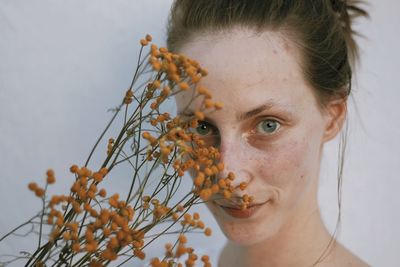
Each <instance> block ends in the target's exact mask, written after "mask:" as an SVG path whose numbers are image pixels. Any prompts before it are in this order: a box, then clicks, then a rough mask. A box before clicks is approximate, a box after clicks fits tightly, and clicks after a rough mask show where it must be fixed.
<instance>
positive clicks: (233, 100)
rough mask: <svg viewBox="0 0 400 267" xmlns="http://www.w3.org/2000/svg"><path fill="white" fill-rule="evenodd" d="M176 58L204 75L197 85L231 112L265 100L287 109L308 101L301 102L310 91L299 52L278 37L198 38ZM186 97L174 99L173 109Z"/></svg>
mask: <svg viewBox="0 0 400 267" xmlns="http://www.w3.org/2000/svg"><path fill="white" fill-rule="evenodd" d="M181 52H182V53H183V54H185V55H187V56H189V57H191V58H194V59H196V60H198V61H199V62H200V64H201V65H202V66H204V67H205V68H206V69H207V70H208V73H209V74H208V76H206V77H205V78H204V79H203V80H202V81H201V83H202V85H204V86H206V87H207V88H208V89H209V90H211V92H212V94H213V99H214V100H216V101H221V102H224V104H228V105H230V104H232V105H234V106H235V107H236V109H240V108H241V107H243V108H245V109H248V107H247V106H255V105H261V104H263V102H264V101H266V100H268V101H269V102H274V100H275V101H276V102H277V103H280V104H282V105H286V106H293V105H301V104H302V102H304V101H310V100H312V99H307V97H304V94H310V92H311V91H310V88H309V87H308V85H307V84H306V82H305V80H304V78H303V77H304V76H303V73H302V69H301V67H300V64H299V62H300V53H299V49H298V48H297V47H296V46H295V45H294V44H293V42H291V41H290V40H289V39H288V38H285V35H283V34H281V33H278V32H268V31H266V32H262V33H256V32H254V31H253V30H249V29H245V28H233V29H231V30H229V31H224V32H218V33H211V32H210V33H203V34H201V35H199V36H197V37H196V38H195V39H193V40H192V41H190V42H188V43H187V44H186V45H185V46H183V47H182V49H181ZM190 97H191V94H189V93H186V95H185V94H182V95H180V96H178V97H177V104H178V109H179V106H180V105H181V104H182V103H184V102H186V101H189V100H190V99H189V98H190ZM271 100H272V101H271ZM227 102H228V103H227Z"/></svg>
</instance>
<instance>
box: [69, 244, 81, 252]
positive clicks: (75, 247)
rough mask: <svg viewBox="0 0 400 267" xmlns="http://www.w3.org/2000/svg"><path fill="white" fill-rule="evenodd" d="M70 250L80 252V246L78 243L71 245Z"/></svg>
mask: <svg viewBox="0 0 400 267" xmlns="http://www.w3.org/2000/svg"><path fill="white" fill-rule="evenodd" d="M71 249H72V251H74V252H79V251H80V250H81V246H80V245H79V243H73V244H72V247H71Z"/></svg>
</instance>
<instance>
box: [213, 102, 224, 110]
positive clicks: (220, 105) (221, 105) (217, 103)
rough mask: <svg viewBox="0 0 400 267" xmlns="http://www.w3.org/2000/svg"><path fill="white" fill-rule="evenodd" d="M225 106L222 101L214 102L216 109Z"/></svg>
mask: <svg viewBox="0 0 400 267" xmlns="http://www.w3.org/2000/svg"><path fill="white" fill-rule="evenodd" d="M223 107H224V104H223V103H221V102H215V103H214V108H215V109H222V108H223Z"/></svg>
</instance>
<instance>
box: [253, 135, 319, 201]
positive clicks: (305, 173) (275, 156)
mask: <svg viewBox="0 0 400 267" xmlns="http://www.w3.org/2000/svg"><path fill="white" fill-rule="evenodd" d="M308 140H310V139H309V138H301V139H296V140H291V141H288V142H286V143H280V144H275V145H269V146H268V149H267V150H263V151H261V150H259V151H258V153H257V154H255V155H254V157H253V158H252V160H251V161H250V162H253V164H252V170H253V173H254V175H255V176H256V177H257V178H258V179H259V181H257V183H262V185H261V184H260V187H262V188H269V189H271V190H274V191H276V192H277V194H279V203H280V205H282V206H285V207H286V208H289V207H293V206H294V205H296V203H298V202H299V199H300V198H302V197H303V196H304V195H306V194H307V192H309V189H310V186H311V184H312V182H313V180H314V178H315V170H317V169H318V165H317V163H318V159H317V157H315V155H316V154H317V153H316V151H315V148H316V146H314V145H313V144H311V143H310V142H309V141H308Z"/></svg>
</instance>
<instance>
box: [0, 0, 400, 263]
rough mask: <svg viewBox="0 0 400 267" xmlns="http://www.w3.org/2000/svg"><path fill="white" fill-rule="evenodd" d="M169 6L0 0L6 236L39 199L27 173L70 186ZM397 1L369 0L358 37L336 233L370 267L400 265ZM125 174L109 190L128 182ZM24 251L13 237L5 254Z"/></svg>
mask: <svg viewBox="0 0 400 267" xmlns="http://www.w3.org/2000/svg"><path fill="white" fill-rule="evenodd" d="M170 4H171V0H146V1H139V0H130V1H128V0H114V1H107V0H96V1H94V0H87V1H78V0H69V1H61V0H36V1H27V0H25V1H23V0H0V170H1V172H0V203H2V205H1V212H0V236H2V235H3V234H5V233H6V232H8V231H9V230H10V229H11V227H12V226H14V225H16V224H17V223H20V222H22V221H24V220H25V219H26V218H28V216H30V215H31V214H33V212H34V211H36V210H37V208H38V207H39V205H40V202H39V201H38V200H37V199H36V198H35V197H34V196H33V195H32V194H31V193H30V192H28V191H27V189H26V184H27V183H28V182H30V181H32V180H35V181H43V179H44V172H45V170H46V169H47V168H49V167H52V168H53V169H54V170H55V171H56V174H58V175H57V176H58V177H59V183H58V184H57V185H55V188H56V190H61V188H62V186H63V185H64V186H65V185H67V184H69V183H70V180H69V179H71V178H69V175H68V173H67V168H68V167H69V166H70V165H71V164H72V163H80V164H82V163H83V161H84V159H85V158H86V156H87V155H88V152H89V149H90V148H91V147H92V145H93V144H94V141H95V138H96V137H97V136H98V134H99V133H100V131H101V130H102V129H103V127H104V125H105V123H106V121H107V120H108V118H110V116H111V113H110V112H107V109H108V108H110V107H114V106H115V105H116V104H117V103H119V99H120V97H121V95H122V94H123V92H124V90H125V88H126V87H127V86H128V84H129V82H130V79H131V76H132V71H133V68H134V66H135V59H136V56H137V52H138V48H139V46H138V40H139V39H140V38H142V37H143V36H144V35H145V34H146V33H151V34H152V35H153V37H154V39H155V43H158V44H164V40H165V22H166V18H167V14H168V11H169V7H170ZM399 8H400V3H399V2H398V1H395V0H380V1H378V0H374V1H371V2H370V7H369V11H370V13H371V20H369V21H367V20H364V21H361V22H360V23H359V24H358V26H357V29H359V31H361V33H362V34H364V35H365V37H366V38H365V39H359V43H360V45H361V56H362V62H361V68H360V70H359V72H358V75H357V81H356V84H355V86H354V99H355V102H356V107H357V110H356V109H355V106H354V105H352V106H351V107H350V108H351V110H350V113H351V116H350V117H351V118H350V136H349V150H348V153H347V154H346V160H347V161H346V166H345V176H344V184H343V214H342V225H341V232H340V236H339V239H340V240H341V241H342V242H343V243H344V244H345V245H346V246H347V247H348V248H350V249H351V250H352V251H353V252H354V253H356V254H358V255H359V256H360V257H362V258H363V259H365V260H366V261H367V262H368V263H370V264H371V265H372V266H400V258H399V256H398V253H399V251H400V243H399V242H400V198H399V197H398V195H399V194H398V192H399V187H400V175H399V169H398V167H399V165H400V154H399V151H400V142H398V141H397V140H398V137H399V136H400V105H399V104H398V102H399V101H400V90H399V89H400V88H399V86H398V77H399V75H398V66H399V62H400V52H399V47H400V40H399V38H400V37H399V36H400V27H399V25H400V17H399V16H398V10H399ZM336 153H337V143H335V142H332V143H330V144H329V145H328V146H327V148H326V154H325V158H324V162H323V169H322V172H321V190H320V202H321V208H322V212H323V216H324V219H325V221H326V223H327V224H328V225H329V227H330V229H333V227H334V224H335V219H336V195H335V192H336V183H335V182H336V181H335V177H336V166H337V161H336ZM63 177H64V178H63ZM122 179H123V177H119V180H118V179H117V180H115V183H113V185H112V186H113V188H112V189H111V191H118V188H121V186H123V180H122ZM199 209H200V210H201V214H202V216H203V217H207V219H206V222H207V223H208V224H209V225H210V226H211V227H212V228H213V229H214V235H213V236H212V237H210V238H206V237H197V236H193V237H192V238H191V240H192V241H191V242H192V245H193V246H194V247H197V248H199V249H200V250H201V249H203V250H204V251H207V252H208V253H211V255H212V256H214V257H216V255H217V253H218V250H219V249H220V248H221V247H222V245H223V243H224V242H225V239H224V237H223V236H222V234H221V233H218V232H217V229H218V226H217V225H216V223H215V221H214V220H213V218H211V217H210V214H209V213H208V211H207V210H205V209H204V207H203V208H199ZM210 241H211V242H210ZM19 242H21V241H19ZM25 243H27V244H26V245H28V246H29V245H32V244H31V243H32V242H29V241H28V242H25ZM206 245H207V248H206ZM21 248H22V243H15V242H10V241H7V242H4V243H3V244H1V245H0V254H3V253H5V252H8V251H9V250H14V251H19V250H20V249H21ZM160 249H161V248H160ZM154 250H157V249H156V248H155V249H154ZM16 266H18V265H16Z"/></svg>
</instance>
